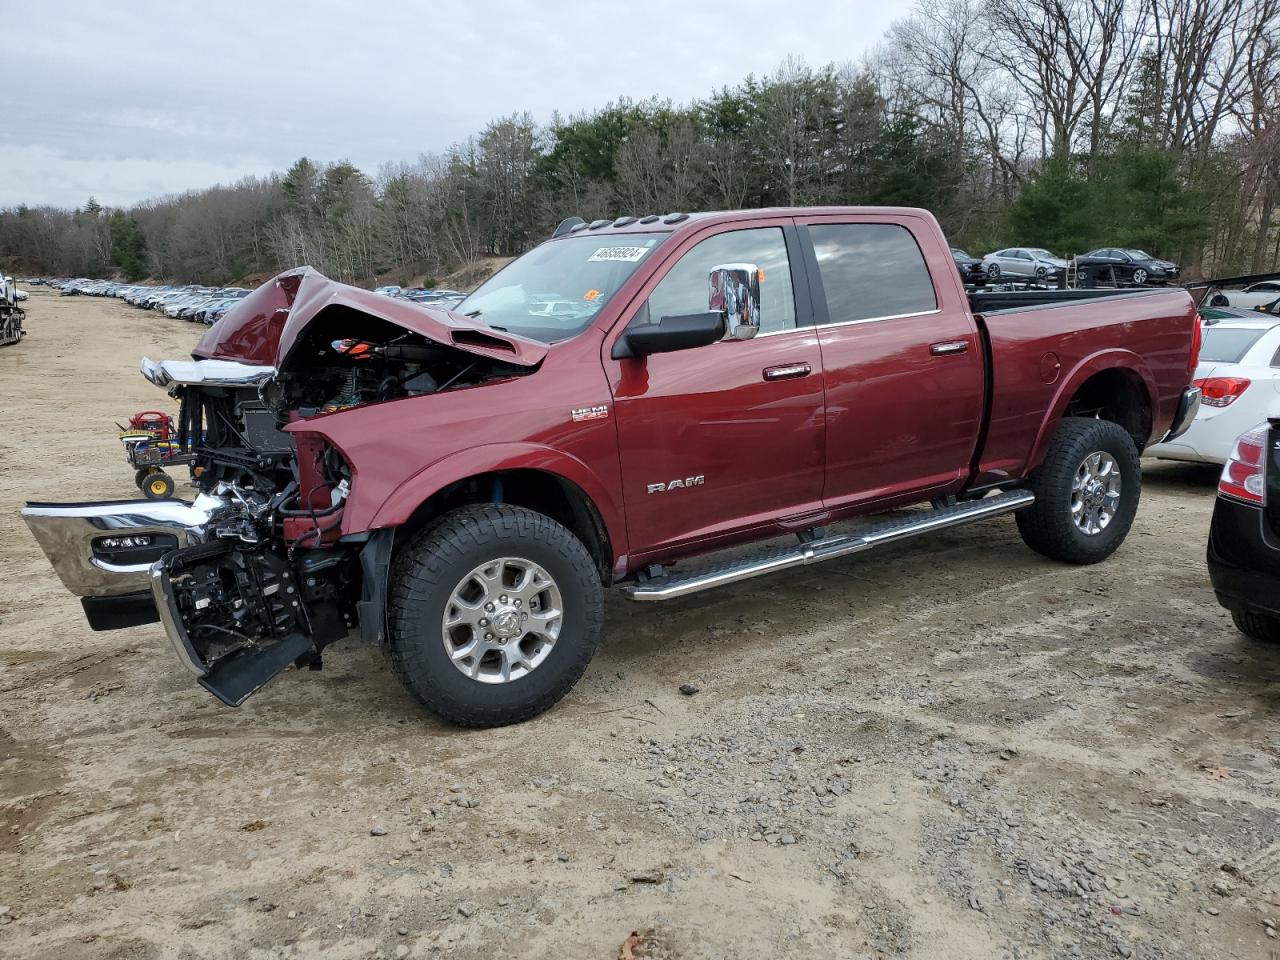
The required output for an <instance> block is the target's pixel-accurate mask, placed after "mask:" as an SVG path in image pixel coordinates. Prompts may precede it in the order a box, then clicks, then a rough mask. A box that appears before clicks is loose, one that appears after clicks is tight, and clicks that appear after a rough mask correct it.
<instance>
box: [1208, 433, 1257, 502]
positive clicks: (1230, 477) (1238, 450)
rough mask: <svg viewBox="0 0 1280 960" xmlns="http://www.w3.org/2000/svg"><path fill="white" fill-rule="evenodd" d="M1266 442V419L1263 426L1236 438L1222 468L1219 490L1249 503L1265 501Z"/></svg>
mask: <svg viewBox="0 0 1280 960" xmlns="http://www.w3.org/2000/svg"><path fill="white" fill-rule="evenodd" d="M1266 445H1267V425H1266V424H1265V423H1264V424H1263V425H1262V426H1260V427H1254V428H1253V429H1252V430H1250V431H1249V432H1248V433H1246V434H1244V435H1243V436H1241V437H1240V438H1239V439H1238V440H1236V445H1235V448H1234V449H1233V450H1232V451H1231V457H1230V458H1229V459H1228V460H1227V462H1226V464H1225V465H1224V466H1223V468H1222V479H1221V480H1219V481H1218V492H1219V493H1221V494H1223V495H1225V496H1228V497H1235V498H1236V499H1237V500H1244V501H1246V502H1248V503H1259V504H1260V503H1262V491H1263V489H1264V487H1265V478H1264V476H1263V466H1262V451H1263V448H1265V447H1266Z"/></svg>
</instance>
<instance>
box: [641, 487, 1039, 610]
mask: <svg viewBox="0 0 1280 960" xmlns="http://www.w3.org/2000/svg"><path fill="white" fill-rule="evenodd" d="M1035 499H1036V498H1035V494H1033V493H1032V492H1031V491H1030V490H1011V491H1009V492H1007V493H1000V494H996V495H995V496H991V497H984V498H983V499H981V500H968V501H964V502H962V503H954V504H951V505H949V506H944V507H940V508H938V509H935V510H928V511H926V512H923V513H913V514H910V515H908V516H905V517H896V518H894V519H892V520H885V521H883V522H881V523H877V524H873V525H871V526H868V527H864V528H862V529H861V530H857V531H854V532H853V533H845V534H838V535H835V536H829V537H823V538H821V539H819V540H810V541H809V542H807V543H801V544H798V545H796V546H791V547H779V548H776V549H773V550H766V551H764V552H761V553H755V554H752V555H750V556H747V557H741V558H738V559H736V560H730V561H727V562H725V563H720V564H714V565H712V566H708V567H703V568H702V569H699V570H690V571H688V572H687V573H686V572H677V573H673V574H671V575H669V576H666V577H662V578H660V579H653V580H644V581H641V582H637V583H630V584H627V585H626V586H624V587H623V588H622V591H623V593H625V594H626V595H627V596H629V597H631V599H632V600H674V599H676V598H677V597H687V596H688V595H689V594H691V593H701V592H702V591H703V590H711V589H713V588H714V587H723V586H725V585H727V584H730V583H737V582H738V581H739V580H750V579H751V578H752V577H760V576H763V575H764V574H766V573H773V572H775V571H777V570H788V569H790V568H791V567H801V566H804V565H805V564H809V563H819V562H821V561H823V560H834V559H835V558H836V557H845V556H848V555H849V554H852V553H861V552H862V551H863V550H871V549H872V548H874V547H880V546H883V545H884V544H886V543H893V542H895V541H897V540H906V539H907V538H908V537H915V536H919V535H920V534H922V533H932V532H933V531H934V530H942V529H944V528H946V527H957V526H960V525H961V524H965V523H973V522H974V521H975V520H985V519H986V518H987V517H994V516H998V515H999V514H1002V513H1012V512H1013V511H1015V510H1021V509H1022V508H1023V507H1029V506H1031V504H1032V503H1034V502H1035Z"/></svg>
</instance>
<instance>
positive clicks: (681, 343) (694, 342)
mask: <svg viewBox="0 0 1280 960" xmlns="http://www.w3.org/2000/svg"><path fill="white" fill-rule="evenodd" d="M724 329H725V324H724V314H722V313H718V312H707V313H690V314H684V315H682V316H675V317H663V318H662V319H661V320H659V321H658V322H657V323H645V324H640V325H638V326H635V327H631V328H629V329H628V330H627V332H626V333H624V334H623V335H622V336H621V337H619V338H618V340H617V342H616V343H615V344H614V345H613V353H612V356H613V359H615V360H621V359H624V358H626V357H647V356H648V355H649V354H651V353H671V352H673V351H676V350H688V349H690V348H692V347H705V346H707V345H708V344H712V343H716V342H718V341H719V340H721V339H722V338H723V337H724Z"/></svg>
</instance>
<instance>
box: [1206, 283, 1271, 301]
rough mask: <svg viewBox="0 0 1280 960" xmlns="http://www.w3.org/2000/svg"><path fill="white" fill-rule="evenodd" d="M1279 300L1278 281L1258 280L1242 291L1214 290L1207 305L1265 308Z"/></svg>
mask: <svg viewBox="0 0 1280 960" xmlns="http://www.w3.org/2000/svg"><path fill="white" fill-rule="evenodd" d="M1277 300H1280V280H1260V281H1258V282H1257V283H1251V284H1249V286H1247V287H1245V288H1244V289H1242V290H1214V291H1213V292H1212V293H1211V295H1210V296H1209V300H1208V302H1209V304H1210V305H1211V306H1214V307H1265V306H1267V305H1268V304H1271V303H1275V302H1276V301H1277Z"/></svg>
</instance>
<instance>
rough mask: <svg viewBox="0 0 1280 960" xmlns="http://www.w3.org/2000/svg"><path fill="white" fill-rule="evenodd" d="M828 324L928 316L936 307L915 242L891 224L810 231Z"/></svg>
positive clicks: (842, 225) (820, 227) (831, 226)
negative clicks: (914, 315) (916, 315)
mask: <svg viewBox="0 0 1280 960" xmlns="http://www.w3.org/2000/svg"><path fill="white" fill-rule="evenodd" d="M809 236H810V237H811V238H812V240H813V250H814V253H815V255H816V256H817V259H818V271H819V273H820V274H821V276H822V287H823V290H824V292H825V293H826V299H827V313H828V319H827V322H828V323H847V322H849V321H851V320H872V319H879V318H882V317H896V316H902V315H904V314H914V313H926V312H928V311H930V310H934V309H936V308H937V306H938V299H937V296H936V295H935V294H934V290H933V280H932V279H931V278H930V276H929V269H928V267H926V266H925V263H924V255H923V254H921V253H920V247H919V246H918V245H917V244H916V241H915V238H914V237H913V236H911V232H910V231H909V230H907V229H906V228H905V227H901V226H898V225H897V224H895V223H835V224H823V225H815V226H811V227H809Z"/></svg>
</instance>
